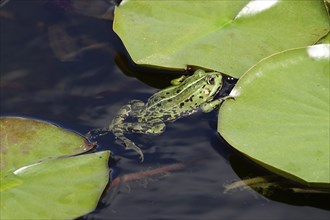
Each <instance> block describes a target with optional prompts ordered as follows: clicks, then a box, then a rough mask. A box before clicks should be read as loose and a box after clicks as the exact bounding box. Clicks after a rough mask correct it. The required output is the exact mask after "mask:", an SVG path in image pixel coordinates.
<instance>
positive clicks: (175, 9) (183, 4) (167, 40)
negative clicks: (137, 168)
mask: <svg viewBox="0 0 330 220" xmlns="http://www.w3.org/2000/svg"><path fill="white" fill-rule="evenodd" d="M113 28H114V30H115V32H116V33H117V34H118V35H119V37H120V38H121V40H122V41H123V43H124V45H125V46H126V48H127V50H128V52H129V54H130V56H131V57H132V59H133V61H134V62H135V63H137V64H143V65H152V66H160V67H165V68H179V69H182V68H186V66H187V65H194V66H200V67H204V68H207V69H212V70H217V71H220V72H224V73H226V74H228V75H231V76H233V77H237V78H238V77H240V76H241V75H242V74H243V73H244V72H246V71H247V70H248V69H249V68H250V67H251V66H253V65H254V64H255V63H256V62H258V61H259V60H261V59H262V58H264V57H267V56H270V55H272V54H273V53H276V52H280V51H283V50H286V49H290V48H294V47H302V46H307V45H311V44H314V43H315V42H317V41H318V40H319V39H320V38H321V37H323V36H325V35H326V34H327V33H328V31H329V16H328V13H327V10H326V8H325V5H324V2H323V1H321V0H317V1H299V3H297V2H296V1H292V0H281V1H280V0H269V1H259V0H252V1H247V0H245V1H244V0H242V1H204V0H196V1H190V0H181V1H175V2H173V1H144V0H142V1H141V0H125V1H122V3H121V4H120V6H119V7H117V8H116V9H115V18H114V24H113Z"/></svg>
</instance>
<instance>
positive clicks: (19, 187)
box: [0, 151, 109, 219]
mask: <svg viewBox="0 0 330 220" xmlns="http://www.w3.org/2000/svg"><path fill="white" fill-rule="evenodd" d="M108 158H109V151H103V152H98V153H94V154H86V155H80V156H75V157H66V158H59V159H55V160H49V161H45V162H42V163H37V164H33V165H29V166H25V167H22V168H20V169H18V170H16V171H15V172H14V173H10V174H9V175H7V176H5V177H3V178H2V179H1V194H0V195H1V208H0V211H1V218H2V219H72V218H75V217H79V216H81V215H83V214H86V213H88V212H90V211H92V210H94V209H95V207H96V205H97V203H98V200H99V198H100V196H101V194H102V192H103V190H104V188H105V186H106V184H107V182H108V179H109V170H108Z"/></svg>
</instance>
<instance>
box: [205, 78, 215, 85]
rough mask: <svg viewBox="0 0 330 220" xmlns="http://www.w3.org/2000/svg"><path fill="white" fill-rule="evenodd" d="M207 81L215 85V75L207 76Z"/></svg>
mask: <svg viewBox="0 0 330 220" xmlns="http://www.w3.org/2000/svg"><path fill="white" fill-rule="evenodd" d="M206 83H207V84H209V85H214V77H213V76H207V77H206Z"/></svg>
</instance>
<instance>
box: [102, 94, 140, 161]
mask: <svg viewBox="0 0 330 220" xmlns="http://www.w3.org/2000/svg"><path fill="white" fill-rule="evenodd" d="M143 107H144V103H143V102H142V101H140V100H132V101H130V102H129V103H128V104H127V105H124V106H123V107H121V108H120V109H119V111H118V113H117V115H116V117H115V118H114V119H113V120H112V122H111V123H110V125H109V129H108V130H109V131H111V132H112V133H113V134H114V136H115V137H116V139H117V140H119V141H120V142H122V143H123V145H124V146H125V149H126V150H129V149H131V150H134V151H136V152H137V153H138V154H139V155H140V159H141V161H143V158H144V157H143V153H142V151H141V149H140V148H139V147H138V146H136V144H135V143H134V142H133V141H131V140H130V139H128V138H127V137H125V136H124V132H129V131H128V130H127V126H126V124H127V123H126V122H124V121H125V119H126V118H127V117H128V116H129V115H135V114H137V112H139V111H140V110H141V109H142V108H143Z"/></svg>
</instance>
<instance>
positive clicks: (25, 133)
mask: <svg viewBox="0 0 330 220" xmlns="http://www.w3.org/2000/svg"><path fill="white" fill-rule="evenodd" d="M0 137H1V139H0V144H1V148H0V150H1V161H0V169H1V172H2V173H3V172H6V171H9V170H12V171H13V170H15V169H17V168H19V167H21V166H26V165H28V164H31V163H35V162H38V161H40V160H45V159H50V158H55V157H59V156H64V155H73V154H78V153H83V152H86V151H88V150H90V149H92V148H93V146H94V145H92V144H90V143H88V141H87V140H86V139H85V138H83V137H82V136H80V135H78V134H76V133H73V132H70V131H67V130H64V129H62V128H60V127H58V126H55V125H53V124H50V123H47V122H44V121H40V120H32V119H28V118H19V117H3V118H0Z"/></svg>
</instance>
